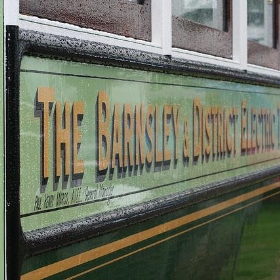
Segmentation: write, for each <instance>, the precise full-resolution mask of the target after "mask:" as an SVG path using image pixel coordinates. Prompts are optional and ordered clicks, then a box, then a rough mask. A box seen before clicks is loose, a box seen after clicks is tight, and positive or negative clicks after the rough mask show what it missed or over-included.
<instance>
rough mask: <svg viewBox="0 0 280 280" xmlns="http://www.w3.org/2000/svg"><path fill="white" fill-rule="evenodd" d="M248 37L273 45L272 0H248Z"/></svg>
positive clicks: (263, 43) (265, 44)
mask: <svg viewBox="0 0 280 280" xmlns="http://www.w3.org/2000/svg"><path fill="white" fill-rule="evenodd" d="M247 23H248V39H249V40H251V41H255V42H258V43H259V44H262V45H264V46H268V47H273V43H274V42H273V34H274V30H273V0H248V10H247Z"/></svg>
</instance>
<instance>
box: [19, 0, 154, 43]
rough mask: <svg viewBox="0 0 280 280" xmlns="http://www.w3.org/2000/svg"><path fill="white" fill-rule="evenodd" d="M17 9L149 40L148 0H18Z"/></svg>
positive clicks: (149, 5) (149, 17) (149, 0)
mask: <svg viewBox="0 0 280 280" xmlns="http://www.w3.org/2000/svg"><path fill="white" fill-rule="evenodd" d="M20 13H21V14H24V15H31V16H37V17H41V18H46V19H50V20H55V21H60V22H65V23H70V24H74V25H78V26H81V27H86V28H92V29H95V30H99V31H105V32H109V33H113V34H118V35H123V36H127V37H132V38H136V39H140V40H145V41H151V0H145V1H143V0H136V1H135V0H132V1H130V0H106V1H104V0H94V1H88V0H79V1H77V0H60V1H57V0H47V1H42V0H41V1H40V0H20Z"/></svg>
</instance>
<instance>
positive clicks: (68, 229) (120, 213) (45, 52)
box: [11, 30, 280, 255]
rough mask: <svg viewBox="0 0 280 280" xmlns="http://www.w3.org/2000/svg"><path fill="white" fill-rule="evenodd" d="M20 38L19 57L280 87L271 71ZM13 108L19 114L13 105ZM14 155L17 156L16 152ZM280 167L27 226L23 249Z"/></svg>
mask: <svg viewBox="0 0 280 280" xmlns="http://www.w3.org/2000/svg"><path fill="white" fill-rule="evenodd" d="M19 38H20V46H19V55H18V56H19V59H18V60H19V62H20V61H21V59H22V56H23V55H24V54H26V55H35V56H40V57H48V56H51V57H52V58H57V59H64V60H71V61H83V62H89V63H96V64H105V65H112V66H118V67H127V68H134V69H140V70H149V71H159V72H164V73H172V74H179V75H188V76H199V77H207V78H211V79H219V80H225V81H235V82H239V83H247V84H257V85H264V86H274V87H280V80H278V79H276V78H275V77H272V76H264V75H258V74H254V73H247V72H244V71H239V70H233V69H230V68H225V67H218V66H213V65H209V64H204V63H197V62H193V61H185V60H180V59H173V58H170V57H167V56H162V55H157V54H152V53H147V52H142V51H138V50H133V49H126V48H120V47H117V46H111V45H106V44H101V43H95V42H89V41H83V40H80V39H79V40H78V39H75V38H69V37H64V36H58V35H52V34H45V33H40V32H34V31H28V30H20V32H19ZM17 78H18V77H17ZM16 114H18V111H17V112H16ZM17 117H18V115H17ZM17 126H18V124H17ZM17 129H18V127H17ZM16 140H17V145H19V139H16ZM17 160H19V159H18V158H17ZM11 166H12V165H11ZM18 171H19V170H18ZM279 172H280V166H279V167H275V168H270V169H266V170H263V171H262V172H256V173H251V174H249V175H248V174H247V175H243V176H238V177H234V178H231V179H229V180H225V181H221V182H218V183H215V184H210V185H205V186H201V187H199V188H195V189H192V190H187V191H183V192H180V193H176V194H173V195H170V196H167V197H162V198H159V199H155V200H152V201H149V202H147V203H141V204H137V205H134V206H129V207H125V208H120V209H117V210H114V211H111V212H107V213H102V214H97V215H94V216H91V217H87V218H84V219H80V220H74V221H71V222H66V223H62V224H59V225H56V226H51V227H47V228H42V229H39V230H34V231H30V232H26V233H25V234H24V238H25V242H26V249H25V253H26V255H34V254H38V253H41V252H44V251H48V250H51V249H54V248H58V247H60V246H65V245H67V244H71V243H74V242H77V241H79V240H85V239H88V238H91V237H93V236H96V235H100V234H103V233H106V232H108V231H111V230H113V229H118V228H120V227H124V226H127V225H130V224H133V223H135V222H139V221H143V220H146V219H149V218H153V217H155V216H158V215H162V214H164V213H167V212H170V211H174V210H176V209H179V208H182V207H186V206H187V205H191V204H193V203H197V202H200V201H203V200H206V199H210V198H213V197H215V196H217V195H221V194H223V193H227V192H230V191H234V190H237V189H240V188H242V187H244V186H246V185H248V184H249V183H252V182H258V181H264V180H265V179H268V178H269V177H272V176H277V175H278V174H279ZM16 184H18V182H16ZM17 214H18V212H17ZM18 217H19V216H17V219H18Z"/></svg>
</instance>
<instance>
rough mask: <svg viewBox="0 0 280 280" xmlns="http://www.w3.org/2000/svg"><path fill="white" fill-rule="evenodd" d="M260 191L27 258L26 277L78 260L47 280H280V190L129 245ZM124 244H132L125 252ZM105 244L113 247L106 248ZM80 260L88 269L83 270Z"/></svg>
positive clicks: (224, 197) (251, 189)
mask: <svg viewBox="0 0 280 280" xmlns="http://www.w3.org/2000/svg"><path fill="white" fill-rule="evenodd" d="M261 187H262V185H261V184H258V185H257V184H256V185H251V186H249V187H247V188H244V189H240V190H238V191H235V192H233V193H228V194H226V195H222V196H218V197H216V198H215V199H212V200H208V201H204V202H202V203H198V204H195V205H192V206H188V207H187V208H183V209H180V210H178V211H175V212H172V213H169V214H165V215H161V216H158V217H156V218H154V219H151V220H147V221H145V222H142V223H139V224H134V225H132V226H129V227H125V228H122V229H119V230H117V231H112V232H110V233H107V234H104V235H100V236H97V237H94V238H92V239H90V240H87V241H83V242H80V243H76V244H74V245H70V246H68V247H65V248H60V249H57V250H55V251H50V252H46V253H43V254H40V255H37V256H34V257H29V258H26V260H25V261H24V263H23V269H22V274H23V275H24V274H26V273H28V272H31V273H32V271H33V270H36V269H41V268H44V267H45V269H46V270H48V267H46V266H47V265H52V264H53V263H55V262H59V261H61V260H66V261H68V262H69V261H70V262H72V268H69V269H68V267H67V269H66V270H63V269H62V271H61V272H59V273H54V272H53V271H52V272H51V273H50V274H53V273H54V274H53V275H52V276H49V277H47V279H65V278H70V279H278V278H279V270H280V265H279V263H280V262H279V261H280V238H279V236H280V195H279V194H278V191H279V188H276V189H274V190H272V191H268V192H266V193H264V194H262V195H257V196H255V197H252V198H250V199H246V200H245V201H243V202H240V203H235V204H232V205H229V207H226V208H224V209H223V210H221V211H217V212H216V213H212V214H210V215H206V216H204V217H202V218H200V219H198V220H191V221H190V222H188V223H185V224H183V225H181V226H178V227H174V228H172V229H170V230H165V231H163V232H162V233H160V232H157V233H155V234H152V235H151V236H150V237H149V238H146V239H143V240H141V239H140V240H138V241H136V242H132V243H129V242H131V240H133V238H130V237H131V236H132V237H134V238H137V237H138V236H141V235H142V234H144V235H145V234H146V233H147V230H149V229H160V225H162V224H164V226H163V227H168V226H170V223H172V221H174V220H178V219H180V218H181V217H185V216H188V215H191V214H192V213H196V214H197V215H199V214H200V213H201V211H202V212H203V211H205V209H206V210H207V209H211V207H212V206H214V205H215V206H217V207H219V205H221V203H224V202H225V203H227V202H232V199H233V198H234V197H242V196H243V195H244V194H245V193H252V192H253V193H254V192H255V191H256V190H258V189H260V188H261ZM122 240H123V242H125V243H126V245H125V246H121V247H120V244H121V242H122ZM106 244H111V246H110V245H109V247H108V246H107V247H106ZM93 248H103V251H102V253H100V251H94V253H96V254H98V253H100V257H97V256H93V257H92V258H89V261H87V262H84V261H83V260H84V258H85V256H84V255H83V252H89V251H90V250H92V249H93ZM104 250H108V251H105V252H104ZM109 250H110V252H109ZM77 256H78V257H77ZM75 262H76V263H75ZM79 262H82V263H83V264H81V265H79ZM61 265H63V262H62V263H61ZM49 269H52V266H50V267H49ZM26 275H27V274H26ZM72 277H73V278H72ZM277 277H278V278H277ZM33 279H35V278H33Z"/></svg>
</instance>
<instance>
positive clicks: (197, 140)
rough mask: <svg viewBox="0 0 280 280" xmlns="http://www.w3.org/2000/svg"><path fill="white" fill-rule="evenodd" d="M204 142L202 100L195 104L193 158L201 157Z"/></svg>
mask: <svg viewBox="0 0 280 280" xmlns="http://www.w3.org/2000/svg"><path fill="white" fill-rule="evenodd" d="M201 142H202V108H201V104H200V100H199V99H198V98H195V99H194V102H193V156H194V157H198V156H199V155H200V150H201Z"/></svg>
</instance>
